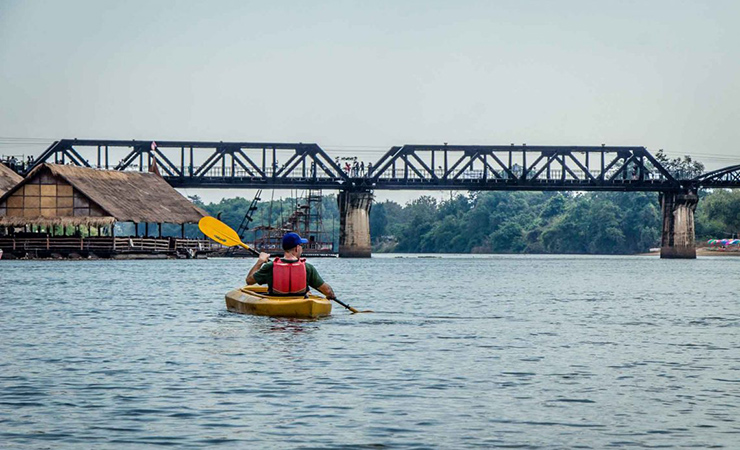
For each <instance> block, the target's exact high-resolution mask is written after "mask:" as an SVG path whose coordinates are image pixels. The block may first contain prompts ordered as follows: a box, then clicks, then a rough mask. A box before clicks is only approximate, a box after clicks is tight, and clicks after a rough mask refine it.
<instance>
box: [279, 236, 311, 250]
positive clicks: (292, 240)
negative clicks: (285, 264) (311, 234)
mask: <svg viewBox="0 0 740 450" xmlns="http://www.w3.org/2000/svg"><path fill="white" fill-rule="evenodd" d="M307 243H308V239H303V238H302V237H301V236H300V235H298V233H287V234H286V235H285V236H283V250H290V249H291V248H294V247H298V246H299V245H301V244H307Z"/></svg>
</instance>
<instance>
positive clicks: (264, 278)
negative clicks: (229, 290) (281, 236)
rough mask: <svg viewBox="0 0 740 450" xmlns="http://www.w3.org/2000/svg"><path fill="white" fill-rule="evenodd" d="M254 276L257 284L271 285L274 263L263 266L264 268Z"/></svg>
mask: <svg viewBox="0 0 740 450" xmlns="http://www.w3.org/2000/svg"><path fill="white" fill-rule="evenodd" d="M253 276H254V279H255V280H256V281H257V284H269V283H270V282H272V261H270V262H268V263H264V264H262V267H260V269H259V270H258V271H256V272H255V273H254V275H253Z"/></svg>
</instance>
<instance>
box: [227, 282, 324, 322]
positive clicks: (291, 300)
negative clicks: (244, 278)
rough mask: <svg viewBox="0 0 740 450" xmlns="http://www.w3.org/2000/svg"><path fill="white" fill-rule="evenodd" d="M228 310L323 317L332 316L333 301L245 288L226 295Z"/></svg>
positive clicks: (264, 314) (255, 313)
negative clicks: (287, 295) (271, 293)
mask: <svg viewBox="0 0 740 450" xmlns="http://www.w3.org/2000/svg"><path fill="white" fill-rule="evenodd" d="M226 308H227V309H228V310H229V311H231V312H236V313H242V314H254V315H257V316H273V317H303V318H312V317H321V316H328V315H329V314H331V301H330V300H327V299H326V298H324V297H321V296H318V295H314V294H308V297H304V296H300V297H276V296H272V295H267V286H257V285H252V286H244V287H243V288H239V289H234V290H233V291H229V292H227V293H226Z"/></svg>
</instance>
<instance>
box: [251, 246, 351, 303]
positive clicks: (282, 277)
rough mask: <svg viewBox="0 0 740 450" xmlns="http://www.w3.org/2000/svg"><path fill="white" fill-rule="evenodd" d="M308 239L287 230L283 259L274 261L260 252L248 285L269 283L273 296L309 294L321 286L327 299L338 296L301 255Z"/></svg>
mask: <svg viewBox="0 0 740 450" xmlns="http://www.w3.org/2000/svg"><path fill="white" fill-rule="evenodd" d="M307 243H308V241H307V240H306V239H303V238H301V236H299V235H298V233H287V234H286V235H285V236H283V251H284V252H285V254H284V255H283V257H282V258H275V260H274V261H272V262H268V261H269V260H270V255H269V253H264V252H262V253H260V255H259V258H258V259H257V263H255V265H254V267H252V269H251V270H250V271H249V274H248V275H247V284H250V285H251V284H266V285H267V287H268V293H269V294H270V295H285V296H298V295H306V294H307V293H308V288H309V287H312V288H314V289H318V290H319V291H321V293H322V294H324V295H325V296H326V298H328V299H330V300H333V299H336V298H337V297H336V296H335V295H334V290H333V289H332V288H331V286H329V284H328V283H326V282H325V281H324V280H323V279H322V278H321V276H320V275H319V272H318V271H317V270H316V268H315V267H314V266H313V265H311V264H309V263H307V262H306V259H305V258H301V254H302V253H303V244H307Z"/></svg>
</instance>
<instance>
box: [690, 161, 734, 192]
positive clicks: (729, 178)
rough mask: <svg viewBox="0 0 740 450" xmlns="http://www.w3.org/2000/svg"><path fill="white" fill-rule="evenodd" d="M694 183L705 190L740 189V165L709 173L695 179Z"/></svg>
mask: <svg viewBox="0 0 740 450" xmlns="http://www.w3.org/2000/svg"><path fill="white" fill-rule="evenodd" d="M693 181H694V183H695V184H697V185H699V186H701V187H705V188H737V187H740V164H738V165H736V166H730V167H725V168H723V169H718V170H714V171H712V172H707V173H705V174H702V175H699V176H698V177H696V178H694V180H693Z"/></svg>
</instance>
